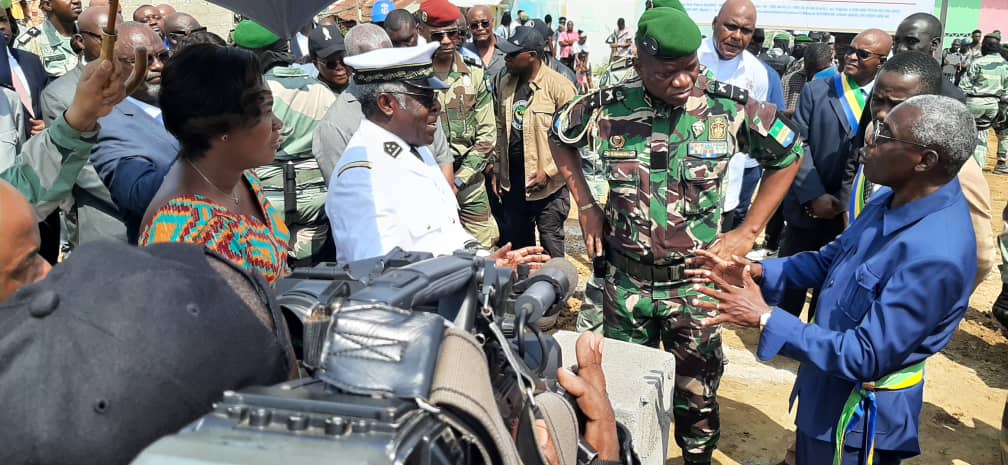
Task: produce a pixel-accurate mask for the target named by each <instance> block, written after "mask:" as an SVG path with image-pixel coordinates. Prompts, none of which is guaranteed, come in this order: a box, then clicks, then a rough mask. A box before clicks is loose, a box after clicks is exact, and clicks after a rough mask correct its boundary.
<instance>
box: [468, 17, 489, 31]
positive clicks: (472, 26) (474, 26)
mask: <svg viewBox="0 0 1008 465" xmlns="http://www.w3.org/2000/svg"><path fill="white" fill-rule="evenodd" d="M488 27H490V21H488V20H486V19H484V20H483V21H474V22H472V23H469V29H472V30H474V31H475V30H476V29H479V28H483V29H486V28H488Z"/></svg>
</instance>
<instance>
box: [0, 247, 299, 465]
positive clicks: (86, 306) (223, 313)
mask: <svg viewBox="0 0 1008 465" xmlns="http://www.w3.org/2000/svg"><path fill="white" fill-rule="evenodd" d="M235 279H237V280H238V281H235ZM250 294H251V296H250ZM250 297H251V298H253V299H262V298H265V299H266V300H267V301H268V302H270V303H268V304H265V306H266V307H269V308H270V310H269V311H270V312H276V313H272V314H273V315H274V316H273V318H274V319H276V318H277V317H278V316H279V313H278V311H276V307H275V306H273V305H275V301H272V297H270V294H269V289H268V286H266V284H265V281H263V279H262V278H261V277H257V276H252V275H250V274H249V273H247V272H245V271H244V270H242V269H241V268H239V267H237V266H235V265H232V264H230V263H229V262H227V261H226V260H225V259H223V258H221V257H219V256H217V255H215V254H212V253H210V252H207V251H205V249H203V248H202V247H199V246H196V245H192V244H159V245H154V246H152V247H149V248H136V247H132V246H129V245H127V244H125V243H121V242H112V241H107V242H106V241H103V242H93V243H88V244H84V245H82V246H81V247H79V248H78V249H77V250H75V251H74V253H73V254H72V255H71V256H70V258H69V259H67V260H66V261H65V262H63V263H61V264H59V265H57V266H56V267H55V268H53V270H52V272H50V273H49V275H48V276H47V277H46V278H45V279H44V280H42V281H40V282H38V283H35V284H33V285H30V286H26V287H24V288H22V289H20V290H19V291H18V292H16V293H15V294H14V295H13V296H11V297H10V298H8V299H7V300H6V301H4V302H3V303H2V304H0V360H3V365H2V367H0V399H2V400H0V410H2V411H3V412H4V415H6V417H7V418H8V420H9V421H7V422H6V423H5V426H4V427H3V428H0V444H3V445H4V446H3V447H0V463H4V464H41V463H44V464H47V465H61V464H67V465H69V464H75V465H88V464H96V465H97V464H103V465H126V464H128V463H129V462H130V461H131V460H133V458H134V457H135V456H136V454H138V453H139V452H140V451H141V450H142V449H143V448H144V447H146V446H147V445H149V444H150V443H152V442H154V441H155V440H157V439H158V438H160V437H161V436H164V435H166V434H170V433H174V432H176V431H177V430H179V429H180V428H182V427H184V426H185V425H187V424H189V423H190V422H192V421H194V420H196V419H197V418H199V417H200V416H202V415H204V414H205V413H207V412H209V411H210V409H211V408H212V404H213V402H215V401H218V400H220V398H221V396H222V393H223V391H225V390H230V389H240V388H243V387H246V386H250V385H270V384H276V383H279V382H283V381H285V380H286V379H287V378H288V375H289V373H290V368H291V362H290V358H289V357H288V356H287V354H288V352H287V347H289V340H288V339H287V336H286V331H287V329H286V325H284V324H283V317H282V316H279V321H278V322H277V323H276V324H275V328H274V329H273V330H271V329H268V328H267V326H266V325H265V324H263V323H262V322H261V321H260V319H259V318H257V317H256V315H255V314H253V312H252V311H251V310H250V307H249V306H248V305H246V303H245V302H249V301H250V300H249V298H250Z"/></svg>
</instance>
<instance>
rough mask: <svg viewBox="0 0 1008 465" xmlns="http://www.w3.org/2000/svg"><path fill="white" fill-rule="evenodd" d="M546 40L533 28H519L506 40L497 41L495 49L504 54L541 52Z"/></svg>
mask: <svg viewBox="0 0 1008 465" xmlns="http://www.w3.org/2000/svg"><path fill="white" fill-rule="evenodd" d="M544 47H546V40H545V39H543V36H542V35H540V34H539V33H538V32H536V30H535V29H534V28H531V27H528V26H519V27H517V28H515V31H514V34H511V38H510V39H508V40H498V41H497V48H499V49H500V50H501V51H502V52H504V53H520V52H542V50H543V48H544Z"/></svg>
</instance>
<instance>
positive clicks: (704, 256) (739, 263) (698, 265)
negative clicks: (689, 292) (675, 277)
mask: <svg viewBox="0 0 1008 465" xmlns="http://www.w3.org/2000/svg"><path fill="white" fill-rule="evenodd" d="M686 264H687V265H689V266H690V268H691V269H688V270H686V276H691V277H692V281H693V282H694V283H697V284H709V283H710V282H711V279H710V275H711V274H716V275H718V276H719V277H720V278H721V279H722V280H723V281H725V282H727V283H729V284H731V285H733V286H741V285H742V272H743V270H744V269H745V267H747V266H748V267H750V268H751V269H752V273H753V276H754V278H755V279H760V278H761V277H762V276H763V266H762V265H760V264H758V263H754V262H751V261H749V260H748V259H745V258H743V257H740V256H738V255H732V256H731V258H730V259H728V260H726V259H723V258H721V257H719V256H717V255H715V254H714V253H712V252H708V251H706V250H697V252H696V256H695V257H692V258H687V259H686Z"/></svg>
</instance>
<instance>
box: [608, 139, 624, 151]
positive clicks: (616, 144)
mask: <svg viewBox="0 0 1008 465" xmlns="http://www.w3.org/2000/svg"><path fill="white" fill-rule="evenodd" d="M609 145H610V146H611V147H612V148H614V149H616V150H619V149H621V148H623V146H624V145H626V138H625V137H623V136H612V137H610V138H609Z"/></svg>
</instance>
